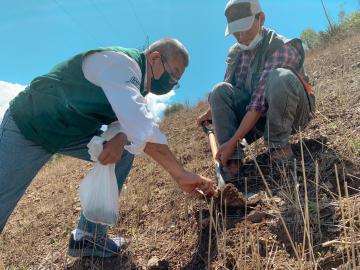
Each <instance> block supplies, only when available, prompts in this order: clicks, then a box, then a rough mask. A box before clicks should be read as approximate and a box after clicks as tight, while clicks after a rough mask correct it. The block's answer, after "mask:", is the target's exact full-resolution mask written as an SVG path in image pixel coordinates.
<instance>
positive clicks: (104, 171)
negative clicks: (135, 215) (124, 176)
mask: <svg viewBox="0 0 360 270" xmlns="http://www.w3.org/2000/svg"><path fill="white" fill-rule="evenodd" d="M103 143H104V139H103V138H101V137H97V136H95V137H94V138H92V140H91V141H90V142H89V144H88V145H87V146H88V148H89V154H90V156H91V160H93V161H96V164H95V167H94V168H93V169H92V170H91V171H90V172H89V173H88V174H87V175H86V177H85V178H84V180H83V181H82V182H81V184H80V203H81V208H82V211H83V214H84V216H85V218H86V219H87V220H89V221H91V222H94V223H100V224H103V225H109V226H111V225H115V224H116V223H117V221H118V218H119V192H118V185H117V181H116V176H115V164H111V165H102V164H101V163H100V162H98V160H97V158H98V156H99V155H100V154H101V152H102V150H103Z"/></svg>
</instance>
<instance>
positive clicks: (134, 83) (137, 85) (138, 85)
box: [126, 76, 141, 89]
mask: <svg viewBox="0 0 360 270" xmlns="http://www.w3.org/2000/svg"><path fill="white" fill-rule="evenodd" d="M126 83H131V84H133V85H135V87H136V88H138V89H140V84H141V83H140V82H139V80H138V79H137V78H136V77H135V76H133V77H131V78H130V80H128V81H126Z"/></svg>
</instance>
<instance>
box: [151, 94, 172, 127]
mask: <svg viewBox="0 0 360 270" xmlns="http://www.w3.org/2000/svg"><path fill="white" fill-rule="evenodd" d="M174 95H175V92H174V91H170V92H169V93H167V94H166V95H161V96H157V95H154V94H151V93H150V94H148V95H147V96H146V101H147V104H148V108H149V110H150V112H151V114H152V115H153V117H154V119H155V121H160V118H161V116H162V113H163V112H164V110H165V109H166V108H167V107H169V106H170V99H171V98H172V97H173V96H174Z"/></svg>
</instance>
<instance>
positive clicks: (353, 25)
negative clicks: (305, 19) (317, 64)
mask: <svg viewBox="0 0 360 270" xmlns="http://www.w3.org/2000/svg"><path fill="white" fill-rule="evenodd" d="M359 33H360V11H356V12H353V13H351V14H350V15H348V16H346V15H345V13H344V11H343V10H340V12H339V22H338V23H337V24H331V25H329V27H328V29H327V30H325V31H320V32H316V31H315V30H314V29H312V28H307V29H305V30H304V31H303V32H302V33H301V39H302V40H303V42H304V44H305V45H306V47H307V48H308V49H315V48H324V47H327V46H328V45H329V44H332V43H334V42H337V41H340V40H342V39H344V38H346V37H347V36H349V35H353V34H359Z"/></svg>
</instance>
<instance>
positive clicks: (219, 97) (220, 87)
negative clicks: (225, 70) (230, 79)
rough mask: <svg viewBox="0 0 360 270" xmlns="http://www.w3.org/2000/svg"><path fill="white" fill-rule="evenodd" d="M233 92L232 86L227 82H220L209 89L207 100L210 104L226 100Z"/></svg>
mask: <svg viewBox="0 0 360 270" xmlns="http://www.w3.org/2000/svg"><path fill="white" fill-rule="evenodd" d="M233 94H234V87H233V86H232V85H231V84H230V83H227V82H220V83H218V84H216V85H215V86H214V88H213V89H212V90H211V92H210V94H209V97H208V101H209V104H210V106H212V105H213V104H219V103H223V102H224V101H226V100H229V99H231V97H232V96H233Z"/></svg>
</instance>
